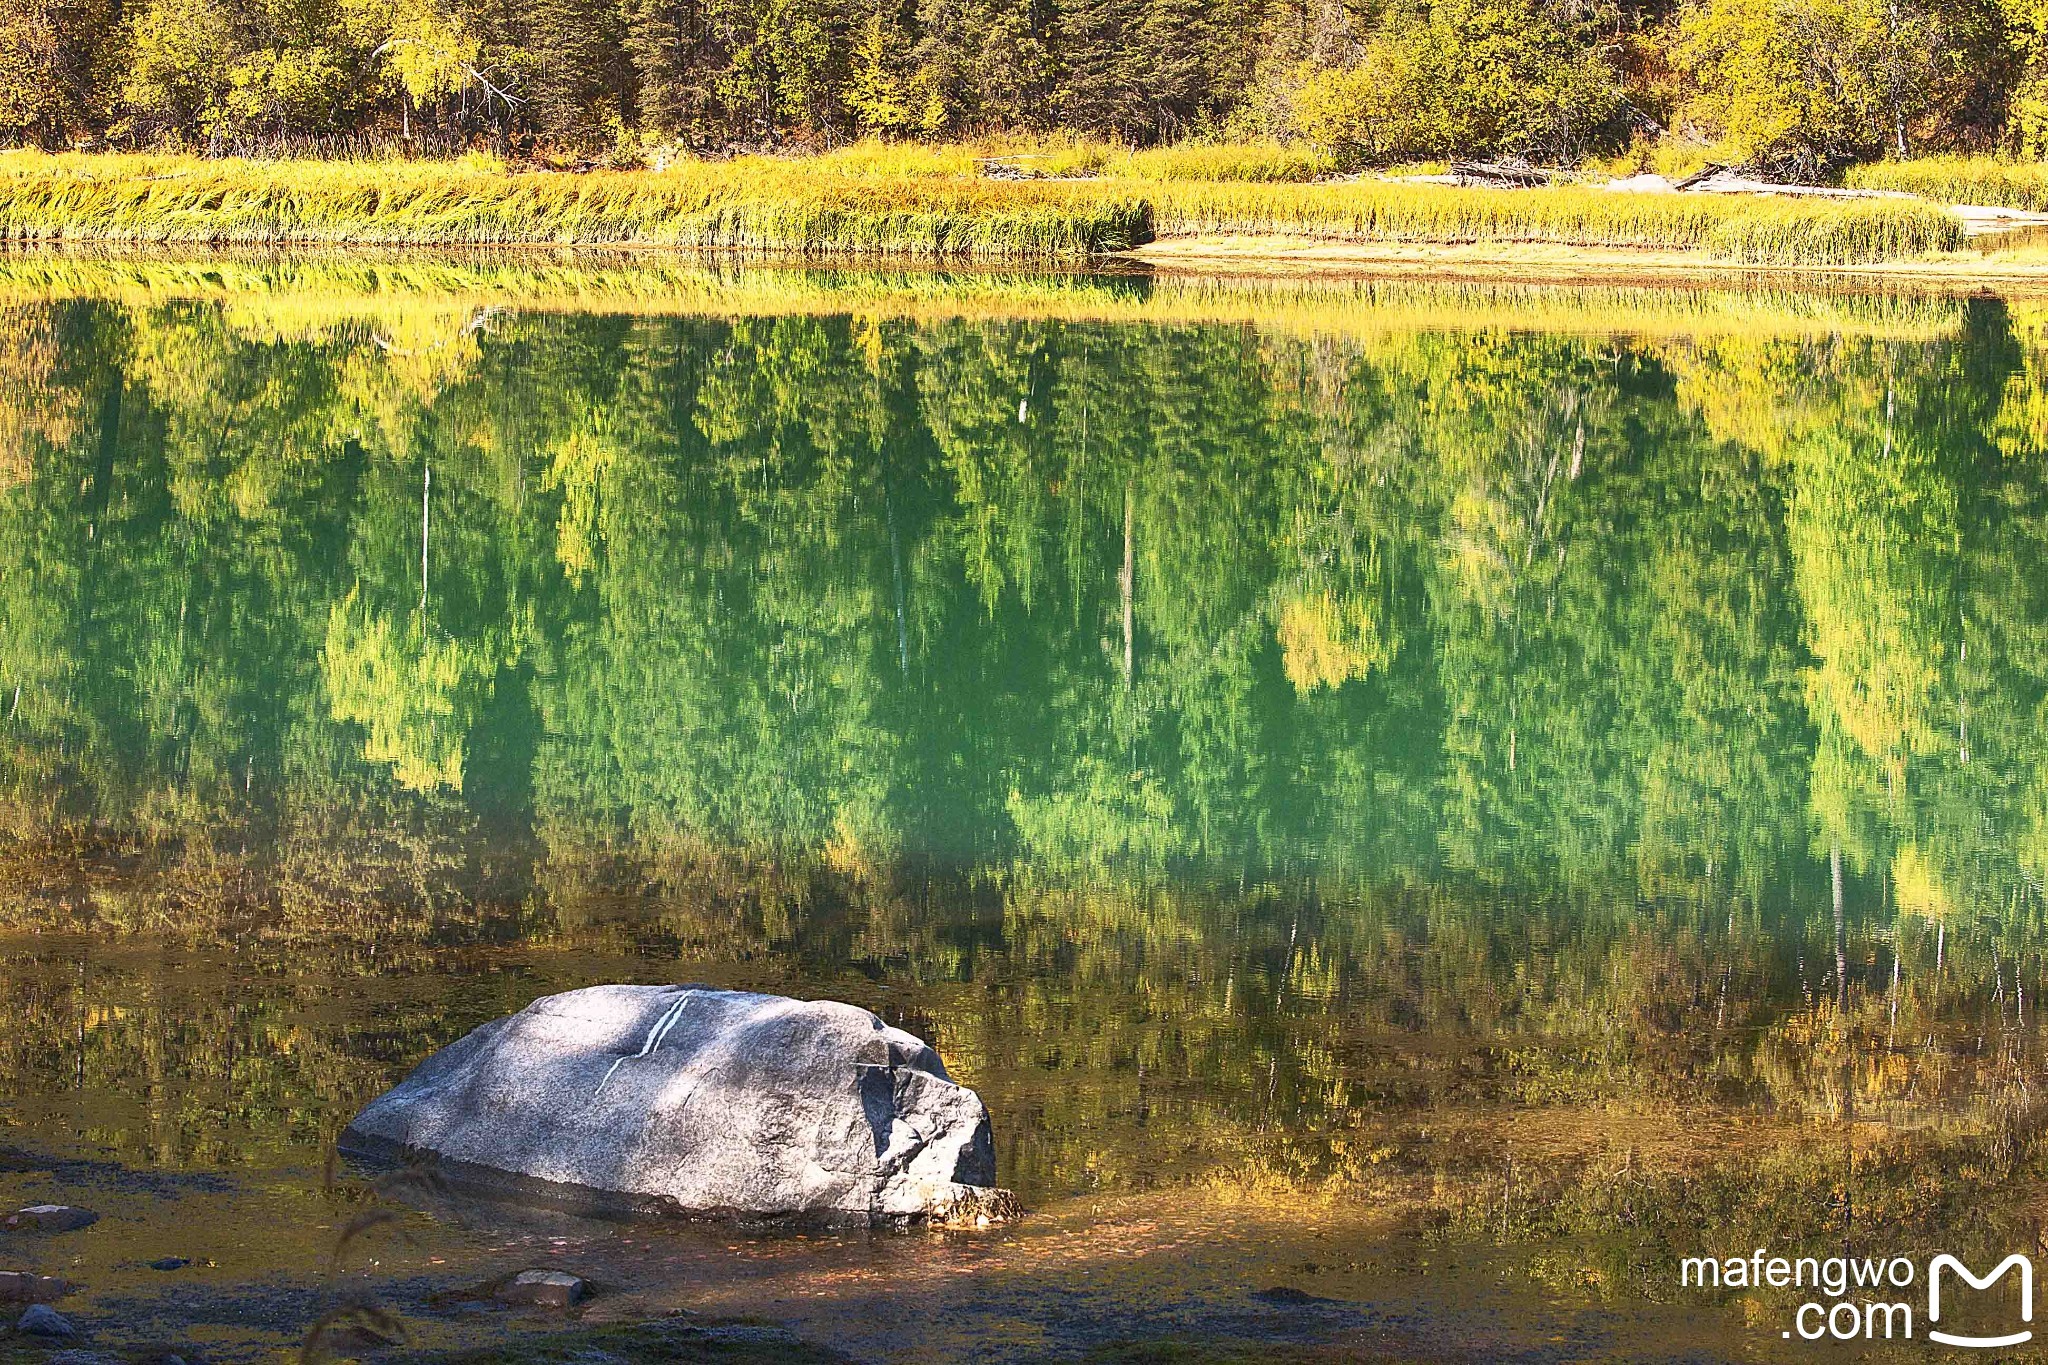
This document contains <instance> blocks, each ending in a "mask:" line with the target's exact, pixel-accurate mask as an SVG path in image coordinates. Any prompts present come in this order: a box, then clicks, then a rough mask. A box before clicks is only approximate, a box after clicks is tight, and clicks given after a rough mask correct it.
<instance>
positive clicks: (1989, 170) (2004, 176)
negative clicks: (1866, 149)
mask: <svg viewBox="0 0 2048 1365" xmlns="http://www.w3.org/2000/svg"><path fill="white" fill-rule="evenodd" d="M1845 179H1846V181H1847V183H1848V184H1850V185H1852V186H1854V187H1856V188H1857V189H1869V190H1904V191H1906V192H1907V193H1908V194H1918V195H1923V196H1925V197H1926V198H1928V199H1935V200H1939V201H1940V202H1942V203H1944V204H1990V205H1997V206H2000V207H2003V208H2015V209H2029V210H2032V211H2034V212H2042V211H2048V163H2042V162H2038V161H2001V160H1998V159H1996V158H1993V157H1988V156H1938V157H1925V158H1922V159H1920V160H1917V161H1878V162H1873V163H1871V164H1870V165H1867V166H1851V167H1850V168H1849V172H1848V175H1847V176H1846V177H1845Z"/></svg>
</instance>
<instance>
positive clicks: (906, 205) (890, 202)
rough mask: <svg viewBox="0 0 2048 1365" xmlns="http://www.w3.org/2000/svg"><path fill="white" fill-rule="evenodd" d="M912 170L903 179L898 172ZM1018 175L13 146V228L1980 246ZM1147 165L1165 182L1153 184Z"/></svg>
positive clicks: (708, 242)
mask: <svg viewBox="0 0 2048 1365" xmlns="http://www.w3.org/2000/svg"><path fill="white" fill-rule="evenodd" d="M892 165H893V166H898V167H901V169H900V170H898V171H897V172H896V173H893V174H892V173H890V172H889V171H888V170H886V169H883V168H885V167H889V166H892ZM1106 169H1108V170H1109V171H1110V172H1111V173H1105V174H1101V175H1096V176H1093V177H1091V178H1086V179H1069V178H1054V177H1039V178H1031V179H1020V180H1008V179H989V178H985V177H980V176H976V175H974V174H973V173H972V169H971V166H970V168H969V169H968V171H967V173H965V174H957V173H951V174H949V173H948V159H947V158H942V157H930V158H923V157H913V158H907V159H898V158H893V157H887V156H884V155H880V154H879V149H873V148H855V149H853V150H851V151H850V152H846V153H840V154H836V155H832V156H825V157H818V158H810V159H803V160H791V159H781V158H767V157H752V158H741V159H738V160H735V161H730V162H719V163H712V162H700V161H690V162H683V163H679V164H678V165H676V166H673V167H670V168H669V169H667V170H665V171H648V170H641V171H598V172H591V173H587V174H581V175H567V174H560V173H551V172H539V171H527V172H523V173H515V172H512V171H509V170H506V169H503V168H492V167H488V166H485V165H481V164H472V165H468V166H446V165H438V164H423V163H407V162H304V163H295V162H282V163H280V162H247V161H232V160H229V161H204V160H200V159H197V158H189V157H81V156H72V155H66V156H55V157H51V156H41V155H36V154H17V155H15V156H12V157H6V158H0V234H4V235H5V236H6V237H8V238H11V239H14V240H17V241H22V240H27V241H43V240H64V241H126V242H184V243H202V244H235V245H256V244H276V243H298V244H305V243H365V244H384V245H403V244H478V243H505V242H518V243H540V244H560V245H567V244H578V243H584V244H605V245H624V244H632V245H662V246H683V247H700V248H713V249H728V250H738V251H753V252H775V253H786V254H797V255H812V254H823V253H853V254H880V255H892V256H906V257H925V258H991V259H1013V260H1015V259H1025V260H1060V259H1073V258H1083V257H1087V256H1090V255H1097V254H1101V253H1105V252H1114V251H1120V250H1124V249H1127V248H1130V247H1134V246H1140V245H1143V244H1145V243H1147V242H1150V241H1152V240H1153V239H1154V238H1155V237H1179V236H1201V235H1207V234H1227V235H1282V236H1294V237H1311V238H1328V239H1335V240H1340V241H1344V242H1351V243H1363V244H1374V243H1451V244H1457V243H1494V244H1514V243H1559V244H1565V245H1571V246H1584V247H1610V248H1631V249H1635V248H1648V249H1661V250H1669V251H1686V252H1696V253H1700V254H1702V255H1703V256H1705V257H1707V258H1710V259H1721V260H1725V261H1730V262H1742V263H1752V264H1777V265H1844V264H1859V263H1870V262H1882V261H1894V260H1902V259H1914V258H1919V257H1925V256H1928V255H1931V254H1935V253H1940V252H1948V251H1955V250H1957V249H1958V248H1960V247H1961V246H1963V244H1964V235H1963V229H1962V227H1961V225H1960V223H1959V222H1957V221H1956V220H1955V219H1954V218H1952V217H1951V216H1949V215H1948V214H1946V213H1945V212H1943V211H1942V210H1940V209H1938V208H1935V207H1932V206H1929V205H1924V204H1915V203H1910V202H1902V201H1896V200H1878V201H1870V202H1850V203H1839V202H1834V201H1801V200H1792V201H1779V200H1757V199H1741V198H1731V197H1721V196H1677V195H1641V194H1624V193H1615V192H1610V191H1606V190H1602V189H1597V188H1587V187H1560V188H1552V189H1541V190H1471V189H1461V188H1456V187H1452V186H1446V185H1416V184H1385V183H1373V182H1362V181H1342V182H1330V183H1320V184H1301V183H1291V182H1287V181H1279V180H1275V181H1255V180H1250V179H1246V180H1239V181H1222V180H1211V179H1193V178H1183V177H1182V176H1181V175H1180V174H1178V172H1179V171H1180V170H1182V169H1192V170H1200V169H1202V168H1201V166H1200V164H1199V163H1197V164H1196V165H1195V166H1193V167H1182V166H1181V165H1180V164H1179V163H1177V162H1173V161H1171V160H1166V159H1162V158H1160V157H1159V156H1158V155H1157V154H1155V160H1153V161H1151V162H1147V161H1146V160H1145V157H1144V155H1143V154H1141V155H1139V156H1136V157H1131V158H1129V159H1128V165H1127V167H1126V169H1127V170H1128V172H1129V173H1128V174H1117V173H1114V172H1115V170H1116V168H1115V167H1109V168H1106ZM1148 177H1149V178H1148Z"/></svg>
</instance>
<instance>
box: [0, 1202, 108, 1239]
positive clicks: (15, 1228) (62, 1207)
mask: <svg viewBox="0 0 2048 1365" xmlns="http://www.w3.org/2000/svg"><path fill="white" fill-rule="evenodd" d="M99 1221H100V1216H99V1215H98V1214H96V1213H94V1212H93V1211H92V1210H91V1209H75V1208H72V1207H71V1206H70V1205H69V1204H31V1205H29V1206H28V1207H27V1208H25V1209H16V1210H15V1211H14V1212H13V1213H10V1214H8V1215H7V1216H6V1217H5V1218H0V1228H6V1229H7V1230H8V1231H9V1232H76V1231H77V1230H78V1229H80V1228H82V1227H89V1226H91V1225H92V1224H94V1223H97V1222H99Z"/></svg>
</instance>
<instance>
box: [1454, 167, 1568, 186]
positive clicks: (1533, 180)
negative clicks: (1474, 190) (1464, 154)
mask: <svg viewBox="0 0 2048 1365" xmlns="http://www.w3.org/2000/svg"><path fill="white" fill-rule="evenodd" d="M1556 176H1557V172H1555V171H1547V170H1544V169H1543V168H1542V167H1540V166H1532V165H1530V164H1529V163H1528V162H1526V161H1453V162H1452V163H1451V179H1452V180H1453V181H1454V182H1455V183H1457V184H1460V185H1486V186H1491V187H1493V188H1496V189H1518V190H1527V189H1535V188H1537V187H1539V186H1542V185H1548V184H1549V183H1551V181H1552V180H1553V179H1555V178H1556Z"/></svg>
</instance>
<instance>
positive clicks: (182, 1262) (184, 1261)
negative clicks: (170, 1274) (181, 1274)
mask: <svg viewBox="0 0 2048 1365" xmlns="http://www.w3.org/2000/svg"><path fill="white" fill-rule="evenodd" d="M191 1264H192V1258H191V1257H189V1256H159V1257H157V1258H156V1259H155V1260H154V1261H151V1262H150V1263H149V1268H150V1269H151V1270H183V1269H184V1268H185V1267H186V1266H188V1265H191Z"/></svg>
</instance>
